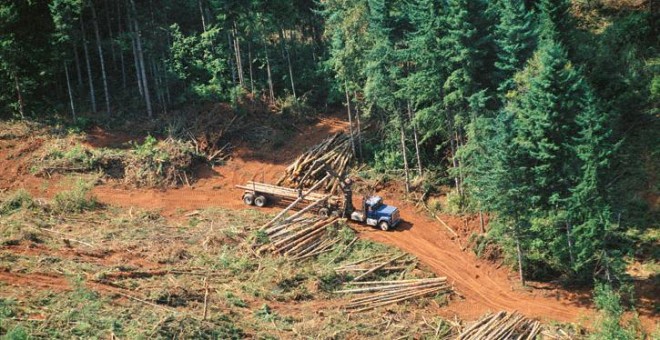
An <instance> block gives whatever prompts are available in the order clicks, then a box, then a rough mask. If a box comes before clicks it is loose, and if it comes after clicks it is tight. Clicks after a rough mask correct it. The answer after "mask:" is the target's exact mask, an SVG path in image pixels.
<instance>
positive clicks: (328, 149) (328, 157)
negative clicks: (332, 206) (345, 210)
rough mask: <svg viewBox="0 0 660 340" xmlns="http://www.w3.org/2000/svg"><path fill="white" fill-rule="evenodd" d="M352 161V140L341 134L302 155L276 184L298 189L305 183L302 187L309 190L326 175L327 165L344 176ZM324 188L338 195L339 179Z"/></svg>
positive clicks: (334, 179) (333, 180)
mask: <svg viewBox="0 0 660 340" xmlns="http://www.w3.org/2000/svg"><path fill="white" fill-rule="evenodd" d="M351 159H353V152H352V150H351V143H350V139H349V137H348V136H347V135H346V134H344V133H342V132H340V133H337V134H335V135H333V136H332V137H330V138H327V139H326V140H324V141H322V142H321V143H319V144H317V145H315V146H313V147H311V148H310V149H309V150H307V151H305V152H304V153H303V154H302V155H300V156H299V157H298V158H297V159H296V160H295V161H294V162H293V163H292V164H291V165H289V167H287V168H286V170H285V173H284V175H283V176H282V177H281V178H280V179H279V180H278V181H277V183H276V184H277V185H279V186H285V187H290V188H296V187H298V186H299V185H300V182H301V181H303V183H302V186H303V187H304V188H309V187H311V186H313V185H314V184H316V183H317V182H319V181H320V180H321V179H323V177H324V176H325V175H326V171H325V170H324V167H325V165H328V166H329V167H330V168H332V170H334V172H335V173H337V174H344V173H346V170H347V169H348V165H349V163H350V161H351ZM307 173H309V174H307ZM323 188H324V190H325V191H326V192H329V193H331V194H335V193H337V191H336V190H337V188H338V179H337V178H333V179H332V180H330V181H329V182H328V183H327V184H325V186H324V187H323Z"/></svg>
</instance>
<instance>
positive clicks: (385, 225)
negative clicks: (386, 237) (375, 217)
mask: <svg viewBox="0 0 660 340" xmlns="http://www.w3.org/2000/svg"><path fill="white" fill-rule="evenodd" d="M378 227H380V230H382V231H388V230H390V224H389V223H387V222H385V221H383V222H380V223H378Z"/></svg>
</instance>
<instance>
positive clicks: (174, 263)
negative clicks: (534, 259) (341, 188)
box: [0, 186, 446, 339]
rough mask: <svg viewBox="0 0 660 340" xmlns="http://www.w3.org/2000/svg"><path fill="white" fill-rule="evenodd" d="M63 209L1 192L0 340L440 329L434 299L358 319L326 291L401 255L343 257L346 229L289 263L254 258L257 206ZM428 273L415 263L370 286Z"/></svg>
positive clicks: (381, 250) (382, 251)
mask: <svg viewBox="0 0 660 340" xmlns="http://www.w3.org/2000/svg"><path fill="white" fill-rule="evenodd" d="M81 188H83V189H84V186H81V187H80V188H78V189H74V190H83V189H81ZM76 195H77V194H76ZM76 195H73V196H75V197H81V196H76ZM59 197H63V196H59ZM84 197H87V198H89V196H84ZM73 201H76V200H75V199H74V200H73ZM59 205H60V203H56V199H53V200H50V201H45V200H42V199H38V198H33V197H30V195H29V194H28V193H26V192H10V193H4V194H1V195H0V207H3V209H7V210H8V211H10V213H9V214H4V213H3V214H2V215H0V244H2V247H0V270H3V271H4V272H5V273H4V275H15V276H16V277H17V278H24V280H25V282H24V284H21V285H19V286H15V285H12V286H8V285H7V284H6V283H3V281H2V280H0V337H6V338H12V339H21V338H112V337H113V336H114V337H117V338H207V339H211V338H213V339H216V338H219V339H232V338H234V339H243V338H262V339H265V338H376V337H382V336H385V337H387V338H398V337H408V338H411V337H416V336H417V337H419V336H420V335H424V334H428V335H432V334H435V332H436V329H441V330H442V329H444V327H446V325H445V323H444V321H443V320H442V319H440V318H437V317H436V316H435V313H436V312H434V311H433V308H430V307H433V306H435V304H436V303H438V304H442V301H441V300H440V299H436V300H435V302H433V301H434V300H433V299H420V300H418V301H411V302H406V303H402V304H396V305H391V306H388V307H386V308H385V309H378V310H375V311H372V312H367V313H365V314H360V315H350V314H348V313H347V312H345V311H344V310H343V309H342V305H343V304H345V303H346V302H347V300H348V299H349V298H350V296H342V295H338V294H335V293H333V291H335V290H337V289H338V288H339V287H341V285H342V282H344V281H347V280H350V279H352V276H348V275H347V276H343V275H339V274H336V273H335V272H334V268H336V267H338V266H340V265H342V264H346V263H350V262H354V261H357V260H360V259H366V258H370V257H374V256H376V255H384V256H388V257H391V256H396V255H397V254H400V252H399V251H398V250H396V249H393V248H390V247H387V246H384V245H381V244H376V243H373V242H370V241H365V240H358V241H356V242H354V243H353V246H352V247H351V248H349V249H345V248H346V245H348V244H349V243H350V242H351V241H352V240H354V238H355V233H354V232H353V231H352V230H351V229H349V228H347V227H346V226H340V227H338V228H337V230H336V231H335V232H336V233H337V235H338V236H339V237H340V238H341V241H340V242H339V243H338V245H337V247H335V249H334V250H333V251H332V252H328V253H326V254H323V255H322V256H320V257H318V258H310V259H308V260H304V261H291V260H289V259H287V258H285V257H282V256H276V255H271V254H269V253H265V254H258V252H257V250H258V249H257V247H258V246H257V245H259V244H261V245H263V244H265V243H267V242H269V241H268V239H267V237H264V235H263V233H260V232H259V231H258V230H257V229H258V227H257V226H259V225H262V224H263V223H264V222H266V221H268V220H269V218H271V217H272V216H269V215H265V214H263V213H262V212H259V211H257V210H254V209H246V210H242V211H232V210H225V209H218V208H213V209H205V210H200V211H196V212H186V211H180V212H178V213H177V214H176V215H177V216H174V219H172V220H168V219H165V218H163V217H162V216H161V214H160V213H159V212H158V211H149V210H140V209H134V208H133V209H123V208H117V207H113V206H98V205H96V206H95V207H94V208H93V209H91V210H90V209H86V208H84V209H78V208H77V207H78V205H75V204H74V205H64V206H66V207H69V206H73V207H76V208H71V209H69V208H67V209H65V210H60V209H56V208H55V207H57V206H59ZM5 207H7V208H5ZM63 211H67V212H66V213H63ZM26 250H30V251H26ZM426 275H430V274H429V273H428V272H425V271H422V270H420V269H418V268H415V266H411V268H410V270H407V271H406V272H405V273H404V274H403V275H402V274H396V275H394V274H388V273H387V272H376V273H375V275H374V276H373V277H370V278H369V279H370V280H383V279H389V278H394V277H395V276H396V277H404V278H413V277H424V276H426ZM9 287H11V289H8V288H9ZM205 301H206V302H205ZM205 309H206V318H204V310H205ZM33 319H39V321H34V320H33ZM368 320H370V321H368ZM388 325H389V326H388Z"/></svg>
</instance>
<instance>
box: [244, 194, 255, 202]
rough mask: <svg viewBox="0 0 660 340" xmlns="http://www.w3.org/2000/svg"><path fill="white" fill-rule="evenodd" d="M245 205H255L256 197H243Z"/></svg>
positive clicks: (247, 195)
mask: <svg viewBox="0 0 660 340" xmlns="http://www.w3.org/2000/svg"><path fill="white" fill-rule="evenodd" d="M243 203H245V204H247V205H252V204H254V195H252V194H245V195H243Z"/></svg>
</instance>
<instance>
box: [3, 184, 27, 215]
mask: <svg viewBox="0 0 660 340" xmlns="http://www.w3.org/2000/svg"><path fill="white" fill-rule="evenodd" d="M33 207H35V202H34V200H33V199H32V195H30V193H29V192H27V190H25V189H19V190H18V191H15V192H13V193H12V194H11V195H9V196H8V197H6V198H4V199H3V200H2V201H0V215H8V214H11V213H14V212H16V211H17V210H20V209H31V208H33Z"/></svg>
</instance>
